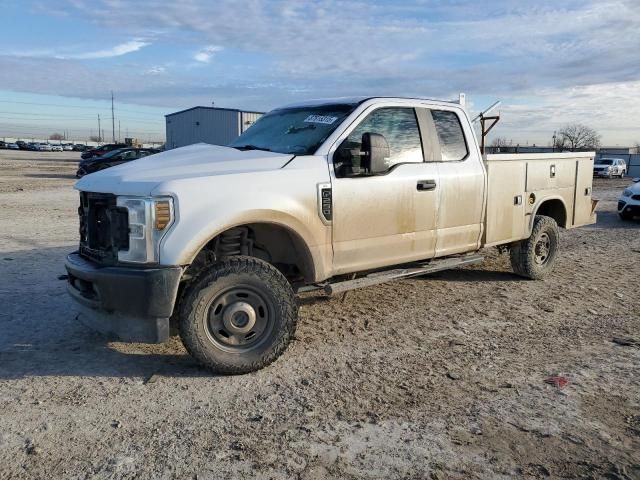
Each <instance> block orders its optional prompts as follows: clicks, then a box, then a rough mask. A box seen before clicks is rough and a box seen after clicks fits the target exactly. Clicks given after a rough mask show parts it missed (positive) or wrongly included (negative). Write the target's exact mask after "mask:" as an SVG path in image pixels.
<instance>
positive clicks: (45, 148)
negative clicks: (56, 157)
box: [38, 143, 51, 152]
mask: <svg viewBox="0 0 640 480" xmlns="http://www.w3.org/2000/svg"><path fill="white" fill-rule="evenodd" d="M38 151H40V152H50V151H51V145H49V144H48V143H41V144H39V145H38Z"/></svg>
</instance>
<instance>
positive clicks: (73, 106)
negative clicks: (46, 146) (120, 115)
mask: <svg viewBox="0 0 640 480" xmlns="http://www.w3.org/2000/svg"><path fill="white" fill-rule="evenodd" d="M0 103H17V104H20V105H37V106H40V107H64V108H89V109H91V110H95V109H97V108H104V107H98V106H95V107H91V106H88V105H63V104H60V103H37V102H19V101H16V100H0ZM129 105H131V104H129ZM140 107H141V108H160V107H146V106H142V105H141V106H140ZM119 111H121V112H133V113H139V114H141V115H158V114H157V113H151V112H141V111H139V110H129V109H119Z"/></svg>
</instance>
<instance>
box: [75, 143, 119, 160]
mask: <svg viewBox="0 0 640 480" xmlns="http://www.w3.org/2000/svg"><path fill="white" fill-rule="evenodd" d="M127 147H128V145H125V144H124V143H108V144H106V145H102V146H101V147H97V148H92V149H91V150H87V151H85V152H84V153H83V154H82V155H81V156H80V157H81V158H82V159H87V158H94V157H100V156H102V155H104V154H105V153H108V152H110V151H112V150H118V149H120V148H127Z"/></svg>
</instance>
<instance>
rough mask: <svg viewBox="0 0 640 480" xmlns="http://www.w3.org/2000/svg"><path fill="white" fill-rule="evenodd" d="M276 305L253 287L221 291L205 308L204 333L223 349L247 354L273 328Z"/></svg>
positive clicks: (262, 340) (260, 342) (261, 341)
mask: <svg viewBox="0 0 640 480" xmlns="http://www.w3.org/2000/svg"><path fill="white" fill-rule="evenodd" d="M274 312H275V308H274V306H273V303H272V302H271V300H270V299H269V298H267V297H266V296H265V295H264V294H262V293H261V292H259V291H258V290H257V289H255V288H253V287H250V286H237V287H232V288H228V289H226V290H223V291H222V292H220V293H218V294H217V295H216V296H215V297H214V298H213V300H212V301H211V302H209V305H208V306H207V309H206V315H205V316H204V327H205V332H206V334H207V337H208V338H209V340H210V341H211V342H212V343H213V344H215V345H216V346H217V347H219V348H220V349H222V350H225V351H228V352H233V353H244V352H247V351H250V350H253V349H255V348H258V347H259V346H260V345H261V344H262V343H263V342H264V341H265V340H266V339H267V338H268V337H269V334H270V333H271V331H272V330H273V321H274Z"/></svg>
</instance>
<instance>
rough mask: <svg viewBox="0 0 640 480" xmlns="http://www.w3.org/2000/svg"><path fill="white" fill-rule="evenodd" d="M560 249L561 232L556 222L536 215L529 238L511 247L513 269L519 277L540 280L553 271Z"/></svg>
mask: <svg viewBox="0 0 640 480" xmlns="http://www.w3.org/2000/svg"><path fill="white" fill-rule="evenodd" d="M559 247H560V231H559V229H558V224H557V223H556V221H555V220H554V219H553V218H551V217H546V216H544V215H536V218H535V220H534V223H533V230H532V231H531V235H530V236H529V238H526V239H524V240H522V241H520V242H517V243H515V244H513V245H512V246H511V267H512V268H513V271H514V273H516V274H517V275H520V276H522V277H526V278H530V279H532V280H539V279H541V278H543V277H544V276H545V275H546V274H547V273H549V272H550V271H551V270H553V267H554V264H555V262H556V258H557V255H558V249H559Z"/></svg>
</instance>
